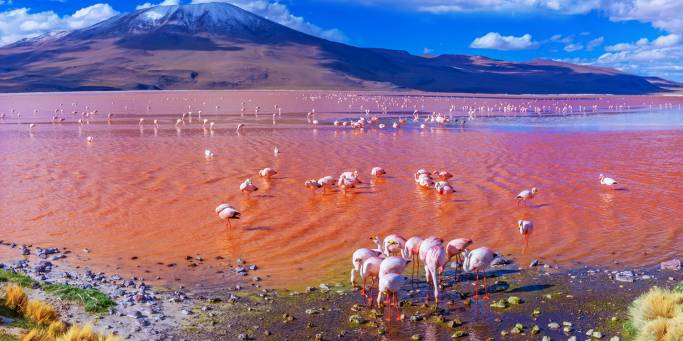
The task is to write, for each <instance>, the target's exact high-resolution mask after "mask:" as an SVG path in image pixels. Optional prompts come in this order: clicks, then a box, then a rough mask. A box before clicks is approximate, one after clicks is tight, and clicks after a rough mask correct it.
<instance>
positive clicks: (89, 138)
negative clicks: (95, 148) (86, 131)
mask: <svg viewBox="0 0 683 341" xmlns="http://www.w3.org/2000/svg"><path fill="white" fill-rule="evenodd" d="M85 141H86V142H88V143H93V142H94V141H95V138H94V137H92V136H88V137H87V138H86V139H85Z"/></svg>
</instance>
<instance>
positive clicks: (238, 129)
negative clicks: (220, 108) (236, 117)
mask: <svg viewBox="0 0 683 341" xmlns="http://www.w3.org/2000/svg"><path fill="white" fill-rule="evenodd" d="M242 128H244V123H239V124H237V129H236V131H237V133H238V134H239V133H240V130H241V129H242Z"/></svg>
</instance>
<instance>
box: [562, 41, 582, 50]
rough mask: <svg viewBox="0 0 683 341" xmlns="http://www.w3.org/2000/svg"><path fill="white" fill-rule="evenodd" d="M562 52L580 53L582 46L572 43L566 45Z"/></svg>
mask: <svg viewBox="0 0 683 341" xmlns="http://www.w3.org/2000/svg"><path fill="white" fill-rule="evenodd" d="M564 50H565V51H567V52H574V51H580V50H583V45H582V44H580V43H575V44H574V43H572V44H567V45H566V46H565V47H564Z"/></svg>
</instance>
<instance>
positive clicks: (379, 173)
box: [370, 167, 387, 178]
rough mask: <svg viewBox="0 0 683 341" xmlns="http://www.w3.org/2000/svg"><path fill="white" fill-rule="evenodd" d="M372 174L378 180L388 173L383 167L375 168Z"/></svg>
mask: <svg viewBox="0 0 683 341" xmlns="http://www.w3.org/2000/svg"><path fill="white" fill-rule="evenodd" d="M370 174H371V175H372V176H374V177H376V178H379V177H383V176H384V175H386V174H387V172H386V171H385V170H384V168H382V167H373V168H372V170H371V171H370Z"/></svg>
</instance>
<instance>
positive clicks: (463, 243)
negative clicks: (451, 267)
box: [446, 238, 473, 269]
mask: <svg viewBox="0 0 683 341" xmlns="http://www.w3.org/2000/svg"><path fill="white" fill-rule="evenodd" d="M472 243H473V241H472V239H467V238H457V239H453V240H451V241H449V242H448V244H446V253H448V260H449V261H450V260H451V259H452V258H453V257H455V262H456V269H457V263H462V262H463V257H462V253H463V252H465V251H466V250H467V248H468V247H469V246H470V245H472Z"/></svg>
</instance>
